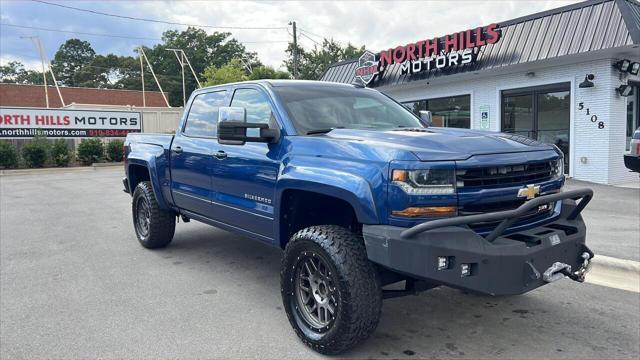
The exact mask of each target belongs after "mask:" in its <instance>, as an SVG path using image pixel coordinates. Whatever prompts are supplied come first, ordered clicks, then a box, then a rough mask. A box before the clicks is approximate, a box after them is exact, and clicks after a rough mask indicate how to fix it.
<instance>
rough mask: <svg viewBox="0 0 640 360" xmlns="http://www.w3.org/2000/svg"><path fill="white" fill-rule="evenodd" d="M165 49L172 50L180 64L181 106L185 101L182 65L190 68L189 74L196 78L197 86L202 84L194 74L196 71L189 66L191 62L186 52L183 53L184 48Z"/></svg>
mask: <svg viewBox="0 0 640 360" xmlns="http://www.w3.org/2000/svg"><path fill="white" fill-rule="evenodd" d="M166 50H167V51H173V54H174V55H175V56H176V59H178V63H179V64H180V69H181V70H182V106H183V107H184V106H185V105H186V103H187V90H186V89H185V82H184V66H185V65H187V66H188V67H189V69H190V70H191V74H193V77H194V78H195V79H196V82H197V83H198V88H201V87H202V85H201V84H200V80H198V75H196V71H195V70H193V66H191V63H190V62H189V57H187V54H185V53H184V50H182V49H166ZM178 53H180V56H178Z"/></svg>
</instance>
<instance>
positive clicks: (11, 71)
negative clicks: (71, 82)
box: [0, 61, 53, 85]
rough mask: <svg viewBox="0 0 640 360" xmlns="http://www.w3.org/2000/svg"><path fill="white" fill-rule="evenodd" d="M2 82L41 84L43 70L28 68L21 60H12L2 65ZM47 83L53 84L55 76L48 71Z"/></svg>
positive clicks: (0, 73) (0, 80)
mask: <svg viewBox="0 0 640 360" xmlns="http://www.w3.org/2000/svg"><path fill="white" fill-rule="evenodd" d="M0 83H12V84H31V85H41V84H43V79H42V73H41V72H39V71H35V70H27V69H25V67H24V65H23V64H22V63H21V62H19V61H10V62H8V63H7V64H6V65H2V66H0ZM47 83H48V84H53V78H52V77H51V73H49V72H47Z"/></svg>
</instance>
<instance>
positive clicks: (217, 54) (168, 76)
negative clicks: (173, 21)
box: [144, 27, 261, 106]
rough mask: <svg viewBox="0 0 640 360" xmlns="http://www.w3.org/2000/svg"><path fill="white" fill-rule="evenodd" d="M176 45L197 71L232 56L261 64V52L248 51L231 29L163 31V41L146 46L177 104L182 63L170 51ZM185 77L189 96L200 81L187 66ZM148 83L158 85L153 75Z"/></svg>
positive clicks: (166, 88) (202, 71)
mask: <svg viewBox="0 0 640 360" xmlns="http://www.w3.org/2000/svg"><path fill="white" fill-rule="evenodd" d="M172 48H173V49H182V50H184V51H185V54H186V55H187V57H188V58H189V61H190V62H191V65H192V66H193V69H194V71H195V72H196V74H203V73H204V71H205V68H207V67H210V66H214V67H216V68H220V67H222V66H224V65H226V64H227V63H229V62H230V61H231V60H232V59H243V60H244V61H245V62H247V63H249V64H250V65H251V66H252V67H257V66H260V65H261V63H260V61H259V60H258V58H257V55H256V54H255V53H252V52H247V50H246V48H245V47H244V45H242V44H241V43H240V42H238V40H236V39H234V38H232V37H231V33H228V32H213V33H211V34H207V33H206V32H205V31H204V30H202V29H197V28H193V27H190V28H188V29H187V30H184V31H178V30H168V31H165V32H164V33H163V34H162V43H161V44H157V45H155V46H154V47H153V48H144V52H145V54H146V55H147V56H148V58H149V61H150V62H151V64H152V66H153V69H154V71H155V72H156V74H157V75H158V79H159V81H160V85H161V86H162V89H163V90H164V91H166V92H168V93H169V101H170V103H171V105H173V106H181V105H182V77H181V69H180V64H179V63H178V61H177V59H176V57H175V55H174V54H173V52H172V51H168V49H172ZM145 73H148V71H145ZM199 76H200V75H199ZM145 79H146V77H145ZM185 80H186V89H187V97H188V96H189V94H190V93H191V92H192V91H193V90H194V89H196V88H197V86H198V85H197V83H196V81H195V79H194V78H193V76H192V75H191V71H190V70H189V69H188V68H186V67H185ZM146 83H147V84H152V85H151V86H150V87H151V88H155V81H153V78H151V80H150V81H147V82H146Z"/></svg>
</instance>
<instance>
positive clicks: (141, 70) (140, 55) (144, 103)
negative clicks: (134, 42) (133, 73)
mask: <svg viewBox="0 0 640 360" xmlns="http://www.w3.org/2000/svg"><path fill="white" fill-rule="evenodd" d="M138 56H139V57H140V80H142V107H147V97H146V96H145V93H144V65H143V64H142V46H139V47H138Z"/></svg>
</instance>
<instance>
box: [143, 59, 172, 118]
mask: <svg viewBox="0 0 640 360" xmlns="http://www.w3.org/2000/svg"><path fill="white" fill-rule="evenodd" d="M139 49H140V54H141V55H142V56H144V60H145V61H146V62H147V66H149V71H151V75H153V79H154V80H155V81H156V85H158V89H160V95H162V98H163V99H164V102H165V103H166V104H167V107H171V105H169V100H167V97H166V96H165V95H164V91H162V86H160V81H158V77H157V76H156V73H155V72H154V71H153V66H151V63H150V62H149V58H148V57H147V55H146V54H145V53H144V50H142V47H140V48H139Z"/></svg>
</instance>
